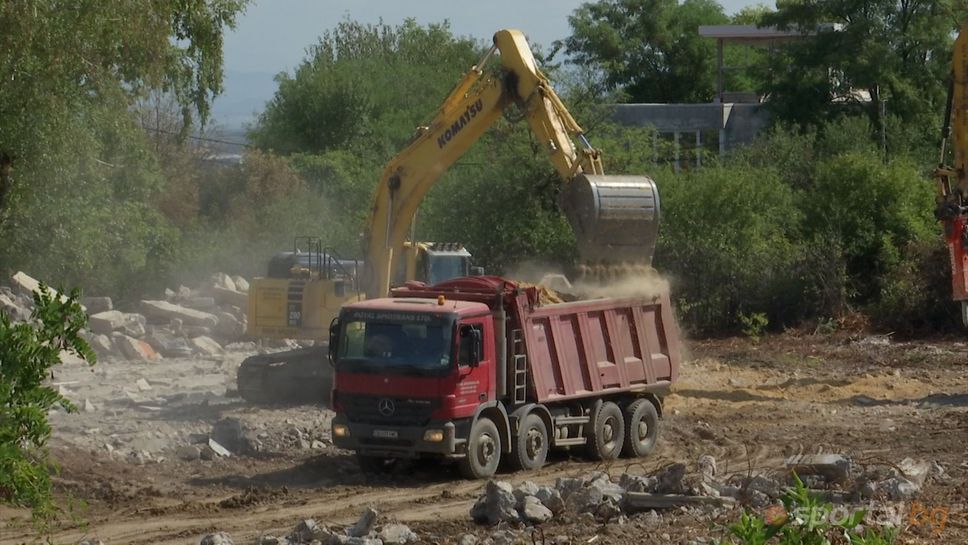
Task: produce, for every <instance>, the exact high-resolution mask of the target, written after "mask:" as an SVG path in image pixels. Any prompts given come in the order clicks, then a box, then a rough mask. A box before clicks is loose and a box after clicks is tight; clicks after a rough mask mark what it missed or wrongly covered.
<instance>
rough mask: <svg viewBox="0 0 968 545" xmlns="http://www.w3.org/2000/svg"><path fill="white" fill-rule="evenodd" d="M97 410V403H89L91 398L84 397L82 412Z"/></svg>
mask: <svg viewBox="0 0 968 545" xmlns="http://www.w3.org/2000/svg"><path fill="white" fill-rule="evenodd" d="M95 411H97V405H95V404H93V403H91V400H89V399H84V412H86V413H93V412H95Z"/></svg>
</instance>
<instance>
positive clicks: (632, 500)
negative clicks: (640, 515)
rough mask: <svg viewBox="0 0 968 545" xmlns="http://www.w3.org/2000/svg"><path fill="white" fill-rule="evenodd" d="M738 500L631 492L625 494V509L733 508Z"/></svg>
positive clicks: (632, 510) (634, 510) (633, 510)
mask: <svg viewBox="0 0 968 545" xmlns="http://www.w3.org/2000/svg"><path fill="white" fill-rule="evenodd" d="M735 504H736V500H734V499H733V498H729V497H722V496H721V497H712V496H687V495H685V494H651V493H648V492H629V493H627V494H625V499H624V501H623V507H625V510H626V511H630V512H636V511H648V510H651V509H670V508H673V507H680V506H683V505H714V506H717V507H732V506H733V505H735Z"/></svg>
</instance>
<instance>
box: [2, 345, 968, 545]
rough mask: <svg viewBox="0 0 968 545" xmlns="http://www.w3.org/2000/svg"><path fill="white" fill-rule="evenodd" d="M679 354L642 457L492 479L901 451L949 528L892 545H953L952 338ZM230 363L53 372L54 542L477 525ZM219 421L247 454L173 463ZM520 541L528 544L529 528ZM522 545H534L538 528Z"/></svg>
mask: <svg viewBox="0 0 968 545" xmlns="http://www.w3.org/2000/svg"><path fill="white" fill-rule="evenodd" d="M687 352H688V354H689V360H688V362H687V363H686V364H685V365H684V367H683V369H682V375H681V380H680V381H679V383H678V384H677V385H676V387H675V391H674V393H673V394H672V395H670V396H668V397H667V398H666V400H665V407H664V422H663V426H664V427H663V430H662V435H661V437H660V446H659V447H658V448H657V451H656V452H655V453H654V454H653V455H652V456H650V457H649V458H646V459H642V460H635V461H631V460H620V461H619V462H617V463H615V464H613V465H612V466H611V467H601V466H598V465H596V464H594V463H590V462H587V461H584V460H582V459H581V458H580V457H578V456H574V457H572V456H569V455H567V454H562V455H559V456H557V457H555V459H554V460H553V461H552V462H551V463H550V464H549V465H548V466H546V467H545V468H543V469H542V470H540V471H537V472H532V473H519V474H510V473H505V474H503V475H501V476H500V477H501V478H502V479H505V480H508V481H511V482H512V483H518V482H521V481H524V480H532V481H535V482H536V483H539V484H554V481H555V479H556V478H558V477H562V476H581V475H586V474H588V473H590V472H592V471H595V470H602V469H604V470H606V471H608V472H609V473H610V474H612V475H618V474H620V473H622V472H625V471H627V472H630V473H648V472H650V471H651V470H654V469H655V468H657V467H659V466H661V465H662V464H664V463H667V462H669V461H681V462H684V463H686V464H688V465H690V466H694V465H695V462H696V460H697V458H698V457H699V456H700V455H702V454H711V455H712V456H714V457H715V458H716V460H717V462H718V466H719V471H720V472H721V473H742V474H746V473H747V472H748V471H749V470H750V469H751V468H753V469H756V468H764V467H779V464H780V463H781V462H782V458H783V456H785V455H790V454H795V453H817V452H825V453H844V454H847V455H849V456H851V457H853V459H854V460H855V461H857V462H860V463H862V464H863V463H884V462H886V463H897V462H899V461H900V460H902V459H904V458H906V457H911V458H914V459H915V460H927V461H930V462H936V463H937V464H938V465H940V466H941V467H942V468H943V469H944V470H945V472H946V473H947V475H948V477H947V479H938V478H932V479H929V481H928V482H927V484H926V485H925V487H924V489H923V490H922V493H921V494H920V496H919V497H918V498H917V501H918V502H919V503H920V504H921V505H923V506H926V507H928V508H929V509H935V508H942V509H945V510H947V511H946V512H947V513H948V517H947V521H946V524H945V526H944V528H941V529H939V530H940V532H939V533H932V532H931V531H928V530H927V529H925V528H921V527H918V526H916V525H914V526H909V527H907V528H905V529H904V531H903V533H902V534H901V538H900V540H899V542H900V543H968V517H966V513H968V512H966V502H968V493H966V492H965V486H966V480H968V341H966V340H961V341H960V342H959V341H958V340H936V341H917V342H893V341H890V340H889V339H887V338H882V337H862V336H861V337H849V336H813V335H802V336H801V335H796V334H786V335H783V336H777V337H768V338H764V339H762V340H761V341H760V342H758V343H753V342H751V341H750V340H747V339H726V340H714V341H699V342H689V343H688V347H687ZM246 355H247V353H246V352H236V353H231V354H228V355H226V356H223V357H219V358H213V359H208V360H165V361H162V362H159V363H151V364H148V363H130V362H128V363H105V364H101V365H98V366H97V368H96V369H95V370H94V371H93V372H92V371H90V370H87V369H84V368H82V367H80V366H77V365H73V366H66V367H64V368H62V369H61V370H60V371H59V372H58V374H57V376H56V377H55V383H57V384H59V385H60V387H61V388H63V391H64V392H65V393H66V394H67V395H68V396H69V397H70V398H71V399H73V400H75V401H76V402H77V403H78V405H79V407H80V409H81V410H80V412H79V413H77V414H71V415H68V414H64V413H54V414H53V415H52V422H53V425H54V439H53V440H52V443H51V446H52V451H53V454H54V457H55V459H56V460H57V461H58V462H59V463H60V464H61V466H62V469H61V473H60V475H59V476H58V477H57V481H56V482H57V491H58V495H59V496H60V497H62V498H63V499H64V500H65V501H68V499H70V498H73V499H74V503H75V513H76V515H77V516H78V517H79V519H80V520H83V521H85V522H84V523H83V524H81V523H67V524H62V525H60V526H59V527H58V528H57V529H56V531H55V534H54V541H55V542H56V543H76V542H78V541H79V540H80V539H82V538H83V537H85V536H97V537H99V538H100V539H102V540H103V541H104V542H105V543H106V544H107V545H118V544H128V543H130V544H149V543H150V544H179V545H185V544H197V543H198V542H199V540H200V539H201V537H202V536H204V535H206V534H208V533H211V532H214V531H224V532H228V533H229V534H230V535H231V536H232V538H233V539H234V541H235V543H237V544H249V543H255V542H256V540H257V538H258V537H259V536H260V535H263V534H266V533H268V534H273V535H285V534H286V533H288V531H289V530H290V529H292V528H293V526H295V525H296V524H297V523H298V522H299V521H300V520H302V519H304V518H314V519H316V521H317V522H319V523H320V524H327V525H342V524H350V523H352V522H353V521H355V520H356V518H357V517H358V515H359V513H360V512H361V511H362V509H363V508H364V507H366V506H372V507H374V508H376V509H377V510H379V511H380V512H381V516H382V519H381V520H383V521H389V520H397V521H401V522H405V523H407V524H408V525H410V526H411V528H413V530H414V531H415V532H416V533H417V534H418V535H419V536H420V539H421V543H439V544H451V543H456V541H457V538H458V536H461V535H462V534H465V533H472V534H476V535H477V536H479V537H482V538H483V537H484V536H487V535H489V534H490V532H492V531H493V529H490V528H485V527H481V526H477V525H475V524H474V523H473V522H471V520H470V517H469V515H468V511H469V509H470V507H471V505H472V504H473V502H474V500H475V499H476V498H477V496H478V495H479V493H480V492H481V490H482V488H483V483H481V482H471V481H465V480H461V479H460V478H459V476H458V475H457V471H456V469H454V468H449V467H444V468H441V467H440V466H439V465H437V464H429V463H428V464H417V465H414V466H411V467H408V468H406V469H405V470H402V471H400V472H398V473H397V474H393V475H389V476H384V477H379V478H373V477H366V476H364V475H362V474H361V473H360V472H359V471H358V470H357V469H356V464H355V461H354V459H353V457H352V456H351V455H350V454H349V453H347V452H344V451H340V450H338V449H335V448H334V447H332V446H331V445H330V442H329V429H328V428H329V424H328V423H329V418H330V416H331V413H329V412H328V411H326V410H325V409H322V408H317V407H309V406H303V407H251V406H247V405H246V404H245V403H244V402H243V401H241V400H240V399H238V398H237V397H233V396H232V390H233V384H234V375H235V369H236V367H237V366H238V364H239V362H240V361H241V360H242V359H243V358H244V357H245V356H246ZM139 379H144V380H143V381H141V384H140V385H139V384H138V381H139ZM226 416H235V417H238V418H240V419H241V420H242V421H243V422H245V423H246V424H247V425H250V426H253V427H255V428H257V429H258V430H259V440H260V441H261V442H262V444H263V449H262V452H261V453H260V454H258V455H255V456H231V457H228V458H215V459H213V460H209V461H205V460H192V461H183V460H182V459H180V458H179V456H177V455H176V450H177V449H178V448H179V447H184V446H185V445H189V444H191V443H193V442H197V441H199V440H201V439H200V438H203V437H204V436H205V435H206V434H208V433H209V432H210V431H211V429H212V426H213V424H214V423H215V422H217V421H218V420H220V419H222V418H223V417H226ZM738 516H739V511H738V510H733V511H730V512H722V513H718V514H716V515H715V516H712V517H694V516H691V515H690V513H689V512H681V511H675V512H665V513H660V517H658V519H656V518H655V517H647V516H643V515H637V516H633V517H631V518H630V519H629V520H628V521H626V522H624V524H619V523H617V522H616V523H609V524H607V525H601V524H594V523H582V522H579V521H576V520H572V519H568V518H567V517H566V518H563V519H556V520H554V521H552V522H550V523H547V524H545V525H544V526H543V528H542V532H543V534H544V535H545V536H546V538H547V539H546V540H545V541H546V542H548V543H551V542H552V541H553V537H554V536H568V539H569V542H570V543H573V544H578V543H593V542H597V543H629V544H631V543H682V544H693V543H709V542H710V539H711V538H717V537H722V536H723V531H722V530H721V528H722V525H723V524H724V523H727V522H729V521H732V520H735V519H736V518H738ZM905 521H907V519H906V518H905ZM936 529H937V528H936ZM519 535H520V536H521V539H522V540H523V541H522V542H527V543H531V542H532V538H531V537H530V534H529V533H528V531H527V530H520V532H519ZM596 535H598V536H599V537H598V538H596V537H595V536H596ZM39 541H40V540H39V539H38V538H37V537H36V536H35V534H34V533H33V531H32V530H31V527H30V525H29V519H28V518H27V516H26V514H25V513H24V512H21V511H15V510H9V509H7V510H0V543H4V544H6V543H36V542H39ZM534 542H535V543H542V538H541V536H540V535H539V534H535V536H534Z"/></svg>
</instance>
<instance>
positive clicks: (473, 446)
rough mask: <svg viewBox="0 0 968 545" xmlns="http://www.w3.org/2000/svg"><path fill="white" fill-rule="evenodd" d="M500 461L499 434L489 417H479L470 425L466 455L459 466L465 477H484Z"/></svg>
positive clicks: (494, 470)
mask: <svg viewBox="0 0 968 545" xmlns="http://www.w3.org/2000/svg"><path fill="white" fill-rule="evenodd" d="M500 463H501V436H500V435H499V434H498V432H497V426H495V425H494V422H492V421H491V419H490V418H486V417H481V418H479V419H478V420H477V422H475V423H474V425H473V426H472V427H471V435H470V437H469V438H468V440H467V456H465V457H464V458H462V459H461V461H460V464H459V467H460V472H461V475H463V476H464V478H465V479H486V478H488V477H491V476H492V475H494V473H495V472H496V471H497V466H498V464H500Z"/></svg>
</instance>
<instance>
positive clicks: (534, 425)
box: [510, 413, 549, 471]
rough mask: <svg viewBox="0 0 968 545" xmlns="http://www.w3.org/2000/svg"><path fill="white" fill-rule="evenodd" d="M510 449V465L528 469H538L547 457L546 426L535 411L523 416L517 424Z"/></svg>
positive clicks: (515, 467) (514, 467) (519, 468)
mask: <svg viewBox="0 0 968 545" xmlns="http://www.w3.org/2000/svg"><path fill="white" fill-rule="evenodd" d="M513 441H514V448H512V449H511V460H510V462H511V467H512V468H513V469H518V470H521V469H523V470H525V471H530V470H532V469H540V468H541V466H543V465H544V464H545V460H547V459H548V447H549V445H548V427H547V426H545V422H544V420H543V419H542V418H541V417H540V416H538V415H537V414H535V413H531V414H529V415H528V416H525V417H524V418H523V419H522V420H521V424H520V425H518V434H517V436H515V437H514V439H513Z"/></svg>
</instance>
